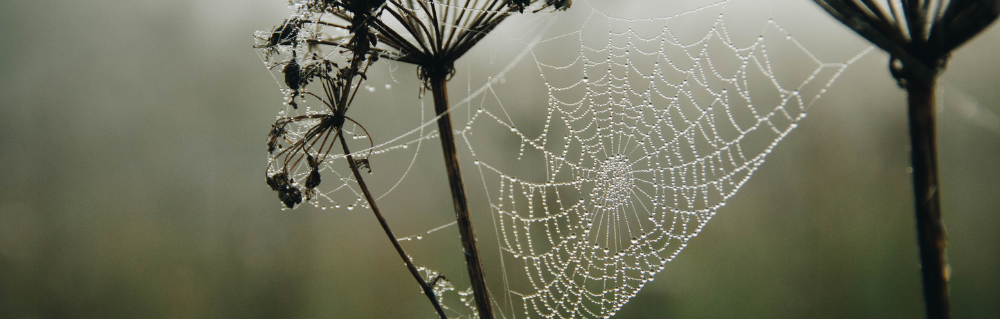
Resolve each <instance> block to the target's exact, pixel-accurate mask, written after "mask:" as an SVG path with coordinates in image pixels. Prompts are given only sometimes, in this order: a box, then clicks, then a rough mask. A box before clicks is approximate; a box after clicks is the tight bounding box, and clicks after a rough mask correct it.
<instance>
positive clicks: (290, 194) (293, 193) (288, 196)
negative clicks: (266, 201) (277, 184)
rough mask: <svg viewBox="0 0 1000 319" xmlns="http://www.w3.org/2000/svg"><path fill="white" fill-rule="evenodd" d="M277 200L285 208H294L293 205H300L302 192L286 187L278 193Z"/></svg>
mask: <svg viewBox="0 0 1000 319" xmlns="http://www.w3.org/2000/svg"><path fill="white" fill-rule="evenodd" d="M278 199H280V200H281V202H282V203H284V204H285V207H288V208H295V205H298V204H299V203H302V192H301V191H299V189H298V188H295V187H288V188H285V189H282V190H280V191H278Z"/></svg>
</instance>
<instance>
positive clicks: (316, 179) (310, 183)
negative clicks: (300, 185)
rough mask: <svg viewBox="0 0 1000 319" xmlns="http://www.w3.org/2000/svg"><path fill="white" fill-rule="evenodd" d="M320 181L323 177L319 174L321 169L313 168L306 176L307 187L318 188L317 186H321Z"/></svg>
mask: <svg viewBox="0 0 1000 319" xmlns="http://www.w3.org/2000/svg"><path fill="white" fill-rule="evenodd" d="M320 181H321V179H320V176H319V170H318V169H316V168H313V170H312V171H311V172H309V176H308V177H306V188H307V189H313V188H316V186H319V183H320Z"/></svg>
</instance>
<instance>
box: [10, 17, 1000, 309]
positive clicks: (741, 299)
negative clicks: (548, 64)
mask: <svg viewBox="0 0 1000 319" xmlns="http://www.w3.org/2000/svg"><path fill="white" fill-rule="evenodd" d="M740 1H748V0H740ZM621 3H622V5H621V6H622V7H623V8H632V9H633V10H637V9H636V7H635V6H636V5H637V4H629V2H621ZM678 3H685V4H686V5H690V4H689V3H687V2H685V1H678ZM764 3H765V4H763V5H767V6H769V10H771V14H770V15H771V16H775V18H776V20H778V22H779V23H780V24H782V26H784V27H785V28H786V29H787V30H788V31H789V32H791V33H792V34H793V35H794V36H795V37H796V39H798V40H800V41H802V42H803V43H805V44H806V45H807V46H808V47H809V48H810V50H813V51H817V52H825V51H834V52H832V53H838V52H839V51H838V50H840V51H843V52H846V53H853V52H857V51H858V50H860V49H861V48H864V47H865V44H864V42H863V41H862V40H861V39H860V37H858V36H857V35H855V34H854V33H852V32H851V31H850V30H848V29H847V28H846V27H843V26H841V25H839V24H838V23H837V22H836V21H834V20H833V19H832V18H830V17H828V16H827V15H826V14H825V13H823V12H822V11H821V10H819V9H818V8H816V7H815V6H814V5H813V4H812V3H811V2H810V1H805V0H796V1H772V2H764ZM630 6H631V7H630ZM639 9H641V8H639ZM288 13H289V11H288V9H287V8H286V7H285V4H284V2H283V1H280V0H254V1H235V0H216V1H170V2H165V1H127V2H121V1H101V0H94V1H68V2H67V1H62V2H56V1H17V0H0V163H2V164H0V318H275V317H282V318H433V317H434V314H433V312H432V310H431V308H430V306H429V305H428V304H427V302H426V301H425V299H424V297H423V296H422V295H421V294H420V293H419V289H418V287H416V285H415V284H413V282H412V279H411V278H410V277H409V275H408V273H406V271H405V269H404V268H403V267H402V266H401V265H399V263H398V259H397V258H398V256H396V255H395V252H394V251H393V250H392V249H391V247H390V246H389V244H388V243H387V242H386V241H385V239H384V235H383V234H382V233H381V231H380V229H379V228H378V225H377V223H376V221H375V220H374V219H373V218H372V217H371V215H370V214H369V213H368V212H367V211H365V210H360V209H358V210H353V211H344V210H340V211H324V210H319V209H313V208H300V209H297V210H294V211H282V210H281V209H280V207H281V206H280V204H279V202H278V201H277V200H276V198H275V196H274V193H273V192H272V191H271V190H270V189H269V188H268V187H267V186H266V185H264V183H263V178H261V174H262V172H263V168H264V165H265V163H266V162H265V161H266V156H265V155H266V154H265V153H264V149H265V144H264V139H265V135H266V133H267V130H268V128H269V125H270V124H271V123H272V122H273V120H274V116H275V114H276V112H277V111H278V110H279V109H280V108H281V100H282V96H281V94H280V93H279V92H278V90H277V85H276V84H275V81H274V79H272V78H271V77H270V76H269V75H268V73H267V72H266V70H265V69H264V67H263V66H262V64H261V62H260V59H259V58H258V56H257V55H256V54H255V53H254V51H253V50H252V48H251V46H252V44H253V39H252V37H251V35H252V32H253V31H254V30H266V29H269V28H271V27H273V26H274V25H275V24H278V23H280V21H281V20H282V19H283V18H284V17H286V16H287V14H288ZM779 17H780V18H779ZM763 19H766V16H764V17H763ZM997 50H1000V28H997V27H995V26H994V27H992V28H990V29H988V30H987V31H986V32H985V33H984V34H982V35H981V36H980V37H979V38H977V39H975V40H974V41H972V42H971V43H970V44H967V45H966V46H964V47H962V48H960V49H959V50H958V51H956V52H955V54H954V55H953V58H952V60H951V62H950V64H949V66H948V69H947V71H946V73H945V75H944V76H943V77H942V78H941V87H942V88H941V92H942V93H943V97H942V98H941V100H942V101H943V102H944V103H943V106H942V107H941V110H940V112H939V122H938V124H939V126H938V138H939V147H940V150H939V151H940V153H939V157H940V166H941V167H940V168H941V184H942V187H943V189H942V193H941V194H942V202H943V210H944V213H945V222H946V224H947V227H948V231H949V245H950V246H949V258H950V260H951V267H952V271H953V272H952V273H953V277H952V278H953V279H952V281H951V283H952V286H951V296H952V303H953V313H954V315H955V317H956V318H987V317H997V316H1000V303H997V302H996V301H997V300H1000V214H998V212H1000V209H998V208H997V207H1000V196H997V195H998V194H1000V161H998V160H997V158H998V156H1000V118H998V117H997V114H1000V93H998V91H997V85H998V83H1000V60H998V57H997V55H996V53H995V52H997ZM484 52H487V51H484ZM843 52H841V53H843ZM465 59H467V60H460V61H459V65H468V66H470V67H474V66H478V65H480V63H479V62H480V61H488V59H490V57H489V56H476V55H470V56H469V57H466V58H465ZM886 63H887V56H886V55H885V54H884V53H881V52H878V51H875V52H873V53H870V54H868V55H867V56H865V57H864V58H862V59H861V60H860V61H858V62H857V63H856V64H855V65H854V66H852V67H851V68H849V69H848V70H847V71H846V72H845V73H844V74H843V75H842V76H841V77H840V79H839V80H838V81H837V82H836V83H835V84H834V85H833V87H832V88H831V89H830V90H829V92H828V93H826V95H825V96H824V97H823V98H822V99H821V100H820V101H819V102H818V103H816V104H815V105H813V106H812V107H811V108H810V109H809V117H808V118H807V119H805V120H804V121H803V122H802V123H800V124H801V125H800V126H799V128H798V129H796V130H795V131H793V132H792V134H791V135H790V136H789V137H787V138H786V139H785V140H784V141H783V142H781V144H779V145H778V147H777V148H776V149H775V151H774V152H773V153H772V154H771V155H770V156H769V157H768V159H767V162H766V163H765V164H764V165H763V167H762V168H761V169H760V170H759V171H757V173H755V177H753V178H752V179H751V180H750V182H749V183H748V184H747V185H746V186H745V187H743V189H742V190H741V191H740V193H739V194H737V195H736V196H735V197H734V198H733V199H731V200H730V201H729V202H728V204H727V206H726V207H725V208H724V209H723V210H722V211H721V212H720V214H719V215H718V216H716V217H715V218H714V219H713V220H712V222H711V223H709V224H708V226H707V227H706V228H705V230H704V231H703V232H702V233H701V234H700V235H699V236H698V237H697V238H696V239H694V240H693V241H692V243H691V245H690V246H689V247H688V248H687V249H685V250H684V252H682V253H681V255H680V256H679V257H678V258H677V259H676V260H675V261H673V262H671V263H670V264H669V265H668V267H667V268H666V270H664V271H663V272H661V273H660V274H659V275H658V276H657V277H656V281H654V282H652V283H651V284H650V285H647V286H646V287H645V288H644V289H643V290H642V291H641V292H640V293H639V295H638V296H637V297H636V298H634V299H633V300H632V301H631V302H630V303H629V304H628V305H626V306H625V308H624V309H623V310H622V311H621V312H620V313H619V315H618V316H617V317H616V318H729V317H767V318H802V317H809V318H826V317H829V318H843V317H857V318H863V317H870V318H913V317H920V316H921V313H922V302H921V292H920V287H921V286H920V277H919V264H918V259H917V248H916V246H915V238H916V235H915V232H914V221H913V218H912V203H911V201H912V199H911V194H910V192H911V186H910V178H909V175H908V173H907V167H908V166H909V164H908V163H909V159H908V137H907V125H906V117H905V116H906V114H905V111H904V110H905V109H904V107H905V106H904V103H905V95H904V92H903V91H902V90H900V89H898V88H897V87H896V85H895V83H894V82H893V80H892V78H891V77H890V75H889V73H888V72H887V67H886ZM403 68H404V69H401V70H398V71H397V73H396V74H403V75H405V77H401V78H400V80H399V81H400V84H398V85H396V86H394V87H393V89H392V90H382V91H379V92H380V94H373V95H370V96H368V97H366V98H365V100H364V101H365V103H369V104H372V105H414V102H413V101H414V100H415V99H416V96H417V83H415V80H414V79H412V76H411V75H412V74H413V73H412V69H405V67H403ZM456 91H458V92H456ZM460 94H461V93H460V90H453V91H452V99H453V100H457V99H458V98H459V97H461V95H460ZM353 111H356V112H359V113H363V112H364V110H363V109H361V108H356V109H355V110H353ZM386 114H387V113H384V112H382V113H379V114H368V115H363V114H359V115H358V116H359V117H365V116H367V117H369V118H379V119H384V121H387V123H390V124H391V123H397V122H398V123H401V124H400V125H412V123H414V122H413V121H412V119H394V118H392V117H391V116H389V115H386ZM407 123H409V124H407ZM428 144H435V143H428ZM435 146H436V145H428V146H427V148H426V150H422V151H421V152H422V154H424V156H422V157H421V158H420V161H419V163H418V166H417V168H416V169H414V170H412V171H411V173H410V175H409V176H408V177H407V179H406V180H405V181H404V183H402V184H401V186H400V187H403V189H407V190H406V191H401V192H399V193H397V194H396V195H395V196H393V197H388V198H387V200H385V201H383V202H380V206H383V209H384V210H386V212H387V215H388V216H387V218H388V219H389V222H390V223H392V224H395V225H411V224H417V226H414V227H413V228H412V229H411V230H414V231H415V230H420V229H424V230H426V229H427V228H425V227H424V226H425V225H423V224H420V223H421V221H422V220H425V219H426V218H425V216H423V215H422V214H436V215H435V216H438V217H440V216H449V214H451V213H450V210H451V207H450V201H449V196H448V194H447V191H446V187H445V185H446V181H445V180H444V179H443V178H442V176H441V175H443V170H441V168H440V162H439V158H438V155H437V154H438V153H439V152H440V149H439V148H435ZM376 165H377V164H376ZM468 183H469V182H467V184H468ZM438 190H440V191H438ZM404 211H405V213H404ZM403 227H404V228H405V226H403ZM422 227H424V228H422ZM452 231H454V230H453V229H452ZM404 234H406V233H404ZM456 237H457V236H456ZM442 247H443V248H441V249H438V250H439V252H438V253H439V254H440V255H441V256H457V254H459V253H460V252H459V251H458V250H456V249H454V248H457V247H458V244H452V245H450V246H449V245H444V246H442ZM445 248H447V249H445ZM431 257H433V256H431ZM427 258H430V257H427ZM442 258H455V259H456V260H457V257H442ZM457 269H461V268H460V265H459V268H457ZM457 274H461V273H460V272H458V273H457ZM452 277H460V276H459V275H453V276H452Z"/></svg>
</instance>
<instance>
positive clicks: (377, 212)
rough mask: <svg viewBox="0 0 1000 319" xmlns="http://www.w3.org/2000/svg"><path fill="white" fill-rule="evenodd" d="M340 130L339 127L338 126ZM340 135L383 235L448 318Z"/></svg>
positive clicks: (435, 309) (432, 301)
mask: <svg viewBox="0 0 1000 319" xmlns="http://www.w3.org/2000/svg"><path fill="white" fill-rule="evenodd" d="M338 130H340V128H338ZM338 133H341V134H337V135H339V136H340V145H343V147H344V154H346V155H347V163H348V164H350V166H351V172H353V173H354V178H355V179H357V180H358V186H359V187H361V192H362V193H364V194H365V199H366V200H368V206H371V208H372V212H373V213H375V218H377V219H378V223H379V224H380V225H382V230H383V231H385V235H386V236H388V237H389V241H390V242H392V247H395V248H396V252H397V253H399V258H402V259H403V263H405V264H406V268H407V269H409V270H410V274H412V275H413V278H414V279H416V280H417V283H418V284H420V289H423V290H424V295H427V299H430V300H431V304H432V305H434V311H437V313H438V316H440V317H441V319H448V316H447V315H445V314H444V308H442V307H441V304H440V303H438V300H437V297H435V296H434V289H433V288H434V287H431V286H430V285H429V284H427V281H425V280H424V278H423V277H421V276H420V272H419V271H417V267H416V266H414V265H413V261H412V260H410V256H408V255H407V254H406V252H405V251H403V247H402V246H400V245H399V241H398V240H396V236H395V235H393V234H392V230H390V229H389V224H388V223H387V222H386V221H385V218H384V217H382V212H381V211H380V210H379V209H378V205H375V198H374V197H372V193H371V192H370V191H369V190H368V185H367V184H365V179H364V178H362V177H361V172H360V171H359V170H358V165H357V164H355V163H354V158H353V157H352V156H351V151H350V150H348V148H347V142H346V141H345V140H344V134H343V133H342V132H338Z"/></svg>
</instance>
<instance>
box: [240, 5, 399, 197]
mask: <svg viewBox="0 0 1000 319" xmlns="http://www.w3.org/2000/svg"><path fill="white" fill-rule="evenodd" d="M382 7H383V2H381V1H377V0H376V1H366V0H351V1H346V0H341V1H328V0H323V1H318V0H313V1H299V2H296V3H295V4H294V5H293V8H294V9H295V10H294V13H293V15H292V17H290V18H288V19H286V20H285V21H284V22H283V23H282V25H281V26H278V27H276V28H274V29H273V30H272V31H270V32H269V33H268V32H259V33H258V36H257V39H258V44H257V45H256V46H255V47H256V48H257V49H258V50H259V52H260V54H261V56H262V57H263V59H264V60H265V63H266V64H267V65H268V68H271V69H273V68H275V67H279V66H280V67H281V73H282V74H283V77H284V84H285V85H286V86H287V87H288V90H287V91H286V94H287V96H288V97H287V100H288V105H290V106H292V107H293V108H295V109H297V108H298V105H297V103H296V99H297V98H306V97H309V98H312V99H315V100H317V101H319V102H320V103H321V104H322V106H323V107H322V108H321V110H319V111H308V112H307V114H305V115H297V116H290V115H286V114H285V113H284V112H283V113H282V114H281V115H279V117H278V119H277V120H276V121H275V123H274V124H272V125H271V130H270V131H269V133H268V136H267V150H268V154H269V155H270V156H271V160H270V162H269V163H268V167H267V172H266V173H265V181H266V182H267V185H268V186H270V187H271V189H272V190H274V191H276V192H278V198H279V199H280V200H281V202H282V203H284V205H285V206H286V207H288V208H294V207H295V206H296V205H298V204H300V203H301V202H302V201H303V195H305V199H306V200H312V199H313V198H315V197H316V196H315V195H316V194H317V192H316V190H315V189H316V187H318V186H319V185H320V183H321V182H322V176H321V173H320V171H321V170H322V167H323V163H324V162H325V161H327V160H329V159H331V158H335V157H337V156H338V154H337V152H335V151H333V146H334V144H335V143H336V140H337V138H338V137H339V135H340V134H343V133H342V128H343V126H344V123H345V122H346V121H351V122H353V123H354V124H356V125H358V127H360V128H361V129H362V130H364V127H363V126H361V125H360V124H359V123H357V122H355V121H354V120H353V119H351V118H349V117H347V116H346V115H345V114H346V112H347V109H348V107H349V106H350V104H351V101H352V100H353V99H354V96H355V95H356V94H357V91H358V88H359V87H360V85H359V83H360V82H361V81H363V80H364V79H365V78H366V76H365V71H366V70H367V69H368V67H369V66H370V65H371V64H372V63H373V62H375V61H376V60H377V55H376V54H373V53H371V52H369V49H370V48H371V46H372V45H374V44H375V43H376V41H377V38H376V37H375V36H374V35H373V33H372V32H373V30H374V21H377V19H376V18H375V17H376V15H377V12H378V11H379V10H380V8H382ZM344 17H347V18H348V19H346V21H347V22H348V24H345V25H336V27H337V28H339V29H342V30H345V31H346V32H343V33H342V34H340V35H339V36H335V37H331V36H329V35H326V34H324V33H323V32H319V31H317V30H321V29H323V28H324V27H328V26H330V25H331V22H328V21H327V20H329V19H333V18H336V19H341V18H344ZM317 41H327V42H330V41H332V42H336V43H339V47H346V48H352V50H330V51H323V50H321V48H320V47H319V46H318V45H316V43H317ZM314 82H318V83H319V84H320V88H319V91H317V92H315V93H314V92H312V91H310V90H309V88H308V87H309V86H310V84H311V83H314ZM290 126H294V127H295V128H296V130H294V131H290V130H289V129H288V128H289V127H290ZM366 133H367V131H366ZM369 141H371V140H370V138H369ZM296 178H298V180H299V181H301V183H296V181H295V179H296Z"/></svg>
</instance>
